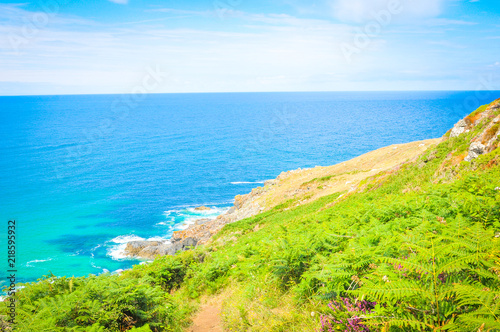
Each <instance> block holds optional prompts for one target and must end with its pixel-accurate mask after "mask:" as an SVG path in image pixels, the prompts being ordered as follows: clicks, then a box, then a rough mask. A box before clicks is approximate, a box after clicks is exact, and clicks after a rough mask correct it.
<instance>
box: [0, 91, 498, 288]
mask: <svg viewBox="0 0 500 332" xmlns="http://www.w3.org/2000/svg"><path fill="white" fill-rule="evenodd" d="M498 97H500V93H498V92H483V93H481V94H478V93H477V92H474V91H471V92H391V93H388V92H385V93H380V92H377V93H376V92H371V93H326V92H325V93H246V94H245V93H235V94H170V95H169V94H162V95H148V96H146V97H145V98H144V99H143V100H140V101H138V102H133V103H132V102H128V100H129V99H128V98H129V97H127V96H120V95H89V96H32V97H0V116H1V121H0V135H1V142H0V152H1V156H2V157H1V159H0V170H1V172H0V197H1V200H0V201H1V205H0V216H1V217H2V220H3V225H4V226H1V225H0V227H2V228H3V230H2V232H4V233H2V234H6V232H7V221H8V220H10V219H15V220H16V222H17V229H16V231H17V261H16V267H17V269H18V274H17V276H18V281H19V282H25V281H33V280H36V279H37V278H40V277H41V276H42V275H45V274H48V273H49V271H50V272H52V273H53V274H55V275H58V276H63V275H66V276H72V275H75V276H81V275H86V274H89V273H93V274H99V273H103V272H106V271H111V272H113V271H116V270H119V269H126V268H130V267H131V266H132V265H133V264H137V263H138V261H137V260H132V259H126V258H124V257H123V255H122V249H123V247H124V246H125V244H126V242H127V241H130V240H132V239H139V238H142V239H151V238H169V237H170V235H171V234H172V232H173V231H174V230H176V229H181V228H183V227H185V225H186V223H189V222H192V221H193V220H195V219H197V218H201V217H215V216H216V215H217V214H218V213H221V212H223V211H224V210H225V209H226V208H228V207H229V206H230V205H232V200H233V197H234V196H235V195H237V194H243V193H247V192H249V191H250V190H251V188H253V187H256V186H259V185H260V184H261V183H262V181H264V180H266V179H270V178H274V177H276V176H277V175H278V174H279V173H280V172H282V171H284V170H290V169H296V168H299V167H302V168H304V167H314V166H316V165H331V164H335V163H338V162H341V161H344V160H348V159H350V158H353V157H356V156H358V155H360V154H363V153H365V152H368V151H371V150H373V149H376V148H379V147H382V146H386V145H389V144H394V143H404V142H410V141H414V140H420V139H427V138H434V137H439V136H441V135H443V134H444V133H445V132H446V131H447V130H448V129H449V128H451V127H452V126H453V124H454V123H456V122H457V121H458V120H459V119H460V118H462V117H463V116H464V115H466V114H468V113H470V112H471V111H472V110H473V109H475V108H476V107H478V106H479V105H481V104H484V103H487V102H490V101H492V100H493V99H495V98H498ZM199 205H208V206H211V207H214V208H215V210H214V211H212V212H210V213H208V214H207V213H205V214H203V213H201V212H195V211H194V210H193V208H194V207H196V206H199ZM5 240H6V236H2V239H1V242H0V248H6V241H5ZM6 251H7V250H6V249H5V257H6V255H7V254H6ZM0 252H1V251H0ZM6 261H7V259H6V258H5V259H4V260H2V262H4V263H3V264H5V263H6ZM6 270H7V266H4V269H2V271H6ZM2 280H3V281H4V280H5V276H2Z"/></svg>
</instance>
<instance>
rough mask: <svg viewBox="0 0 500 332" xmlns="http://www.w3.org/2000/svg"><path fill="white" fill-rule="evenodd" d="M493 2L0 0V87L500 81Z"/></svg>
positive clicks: (119, 89)
mask: <svg viewBox="0 0 500 332" xmlns="http://www.w3.org/2000/svg"><path fill="white" fill-rule="evenodd" d="M499 18H500V3H499V2H498V1H494V0H479V1H477V0H476V1H458V0H310V1H298V0H268V1H259V0H252V1H250V0H203V1H202V0H196V1H182V0H177V1H145V0H128V1H127V0H112V1H111V0H93V1H70V0H46V1H37V2H25V3H13V2H10V1H0V95H24V94H28V95H29V94H85V93H135V92H150V93H164V92H239V91H242V92H246V91H346V90H355V91H365V90H476V89H480V90H489V89H493V90H500V85H499V83H498V77H499V76H500V56H499V55H500V52H499V50H500V49H499V46H500V20H499Z"/></svg>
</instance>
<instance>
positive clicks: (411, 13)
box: [330, 0, 444, 23]
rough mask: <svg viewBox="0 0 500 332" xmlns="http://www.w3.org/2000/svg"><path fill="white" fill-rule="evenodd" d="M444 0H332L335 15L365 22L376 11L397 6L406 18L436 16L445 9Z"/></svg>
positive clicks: (341, 18) (370, 18)
mask: <svg viewBox="0 0 500 332" xmlns="http://www.w3.org/2000/svg"><path fill="white" fill-rule="evenodd" d="M443 3H444V0H418V1H416V0H331V1H330V6H331V9H332V13H333V16H334V17H335V18H337V19H338V20H340V21H342V22H354V23H363V22H366V21H369V20H373V19H374V16H376V13H380V12H381V11H390V10H391V8H397V11H398V15H397V16H400V17H403V18H404V19H420V18H428V17H436V16H438V15H440V14H441V12H442V10H443Z"/></svg>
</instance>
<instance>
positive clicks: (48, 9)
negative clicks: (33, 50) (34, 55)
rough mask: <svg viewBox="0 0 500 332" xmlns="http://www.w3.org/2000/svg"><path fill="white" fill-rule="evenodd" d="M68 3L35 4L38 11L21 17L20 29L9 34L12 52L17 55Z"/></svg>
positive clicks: (49, 2)
mask: <svg viewBox="0 0 500 332" xmlns="http://www.w3.org/2000/svg"><path fill="white" fill-rule="evenodd" d="M68 2H69V1H68V0H49V1H38V2H36V6H37V8H38V10H39V11H37V12H33V13H30V15H28V16H25V17H23V18H22V21H23V25H22V26H21V28H20V29H19V30H18V31H11V32H10V33H9V36H8V39H9V43H10V46H11V48H12V50H13V51H14V52H16V53H19V52H20V51H21V49H22V48H23V47H25V46H27V45H28V44H29V43H30V42H32V41H33V40H34V39H35V38H37V37H38V36H39V35H40V33H41V32H42V31H43V30H44V29H46V28H47V27H48V26H49V25H50V22H51V20H52V19H53V18H54V17H55V16H57V14H58V13H59V12H60V10H61V6H63V5H65V4H67V3H68Z"/></svg>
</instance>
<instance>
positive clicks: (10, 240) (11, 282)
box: [6, 220, 17, 324]
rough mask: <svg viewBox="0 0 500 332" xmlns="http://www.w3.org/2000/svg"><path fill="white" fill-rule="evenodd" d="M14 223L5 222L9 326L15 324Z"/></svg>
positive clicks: (15, 271)
mask: <svg viewBox="0 0 500 332" xmlns="http://www.w3.org/2000/svg"><path fill="white" fill-rule="evenodd" d="M16 274H17V268H16V221H15V220H9V221H8V222H7V275H8V277H7V285H8V286H7V289H6V293H7V296H8V298H7V302H8V303H7V308H8V314H7V316H8V319H7V321H8V322H9V323H11V324H14V323H16V297H15V295H16Z"/></svg>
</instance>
